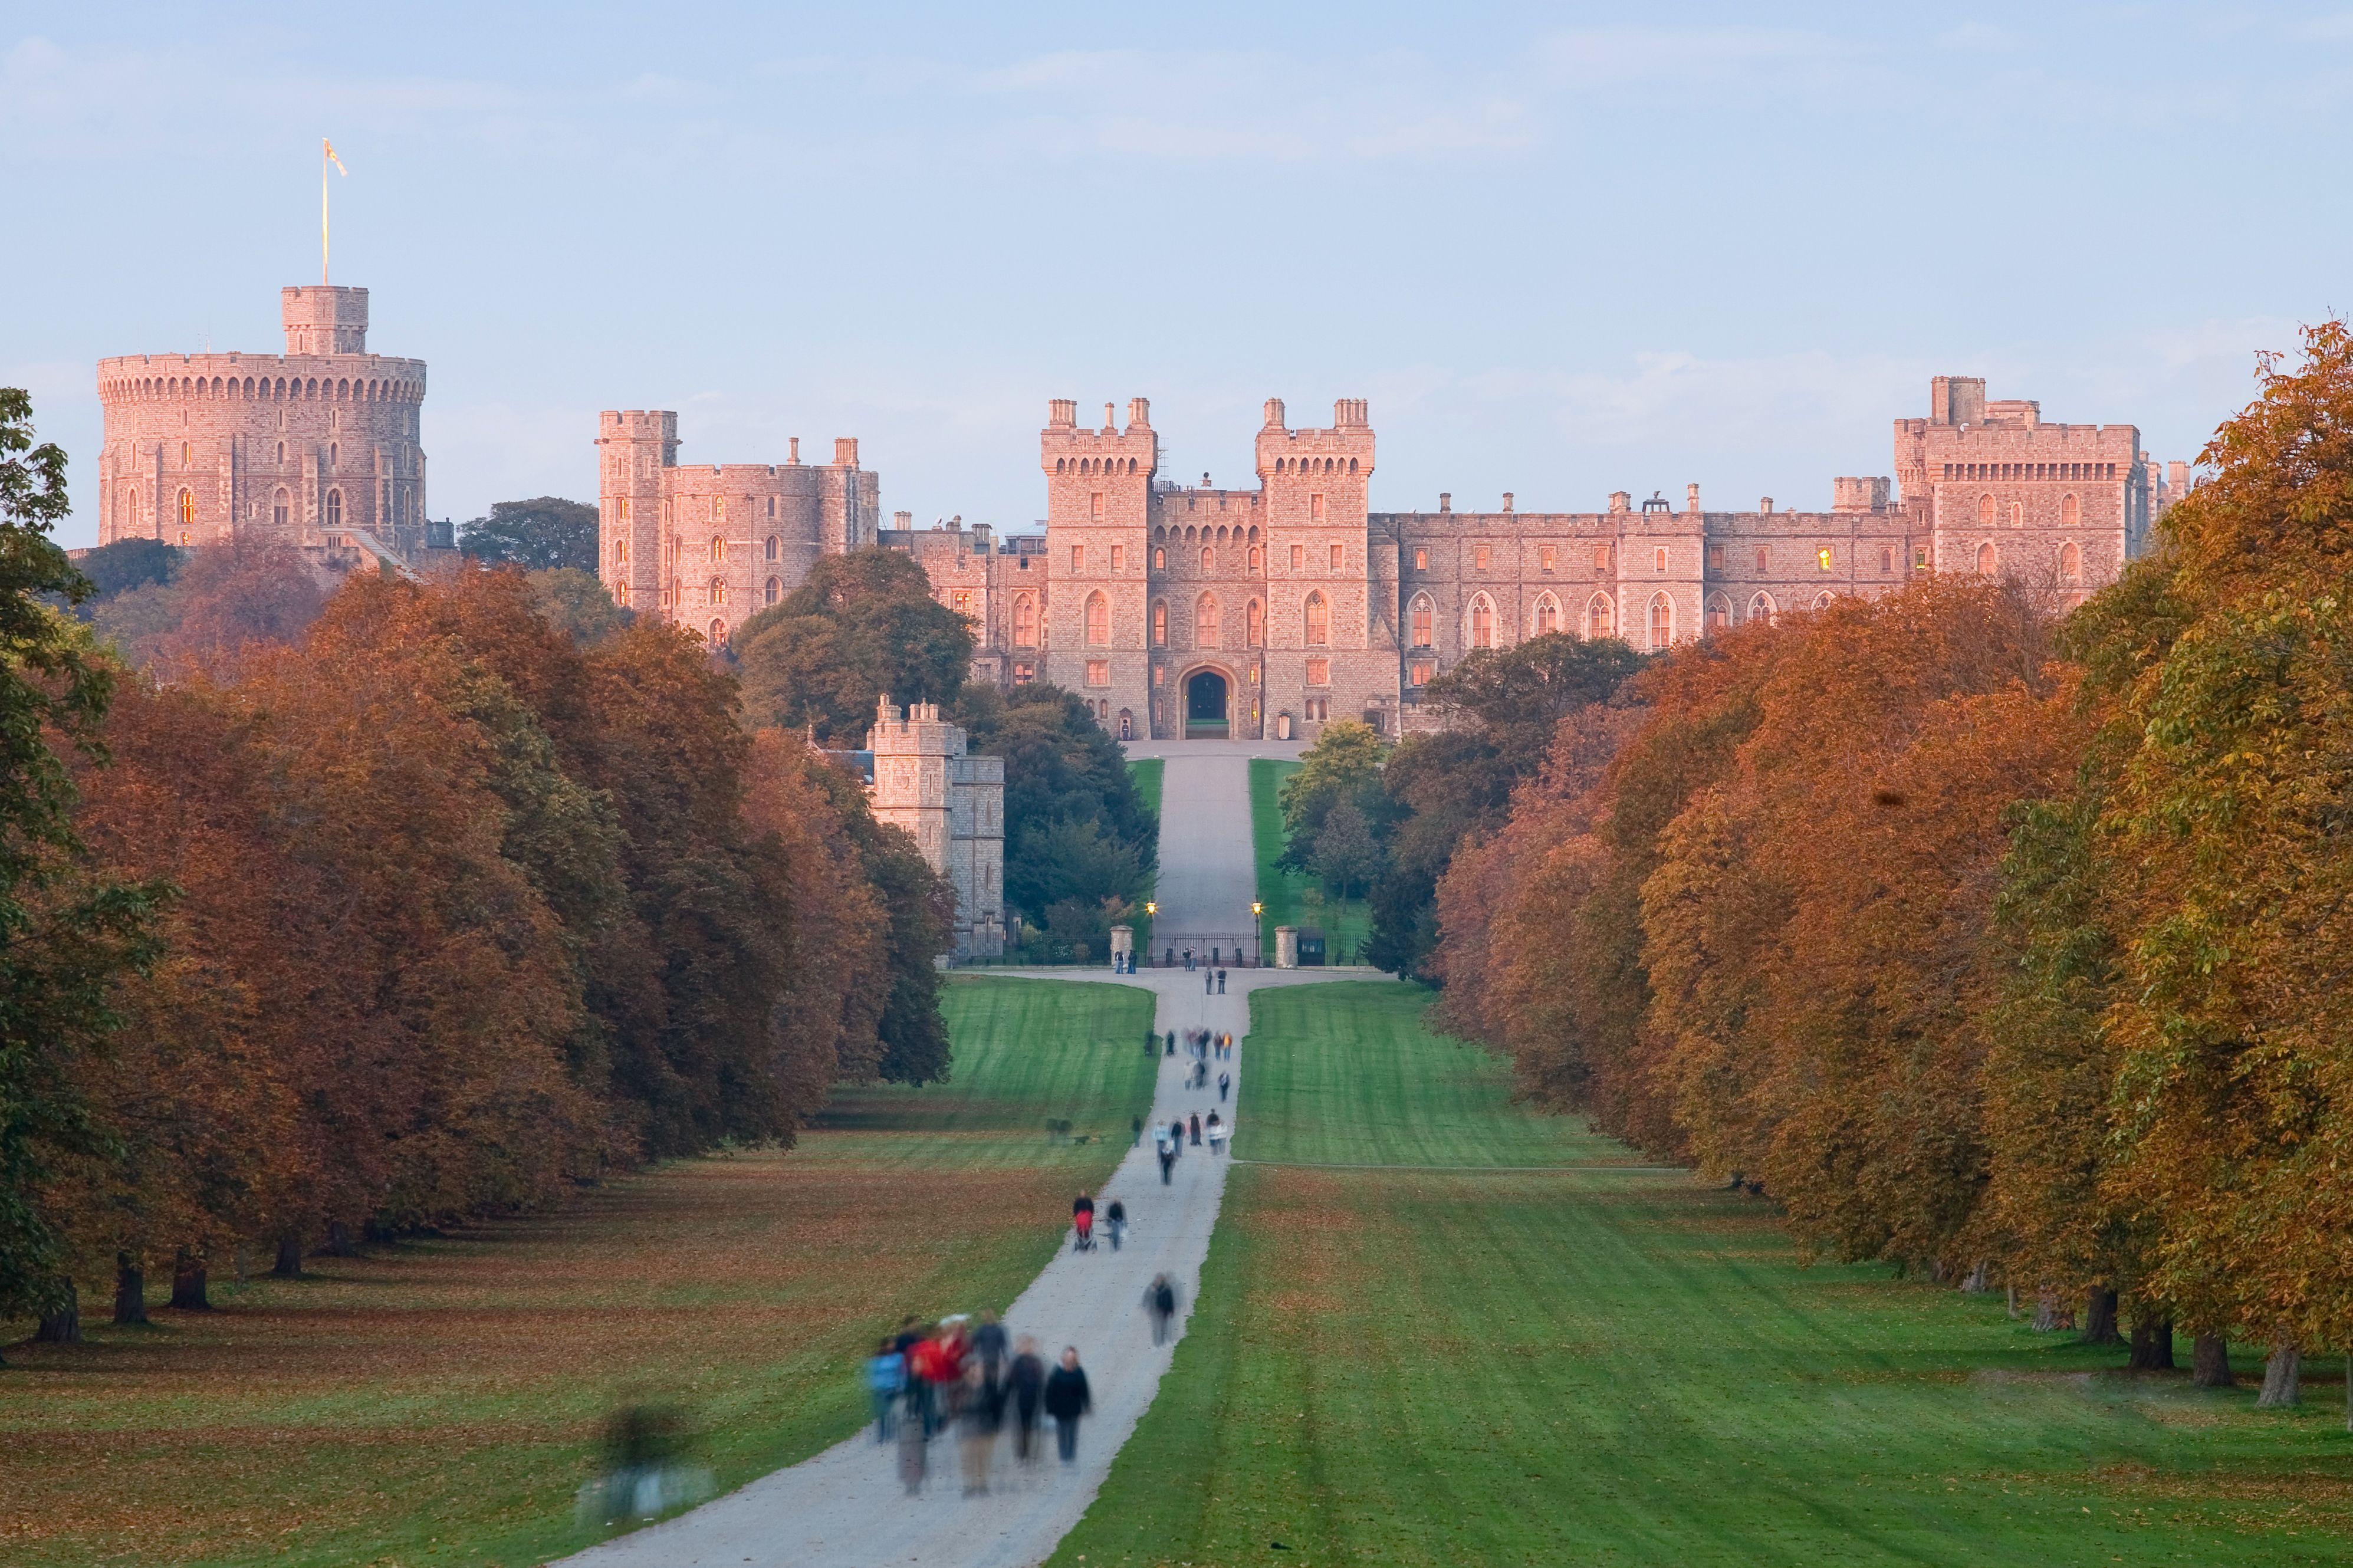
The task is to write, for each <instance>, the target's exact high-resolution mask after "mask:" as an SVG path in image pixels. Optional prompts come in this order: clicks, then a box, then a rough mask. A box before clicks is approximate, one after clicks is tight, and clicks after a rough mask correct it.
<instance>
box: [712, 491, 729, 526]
mask: <svg viewBox="0 0 2353 1568" xmlns="http://www.w3.org/2000/svg"><path fill="white" fill-rule="evenodd" d="M725 521H727V498H726V497H725V496H712V498H711V526H712V527H713V528H717V527H718V526H719V525H720V524H722V523H723V522H725Z"/></svg>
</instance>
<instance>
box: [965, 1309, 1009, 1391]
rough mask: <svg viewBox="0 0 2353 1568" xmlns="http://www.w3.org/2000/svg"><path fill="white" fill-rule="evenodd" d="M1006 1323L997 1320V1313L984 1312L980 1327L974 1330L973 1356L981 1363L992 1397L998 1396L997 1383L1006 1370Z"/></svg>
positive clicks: (981, 1316)
mask: <svg viewBox="0 0 2353 1568" xmlns="http://www.w3.org/2000/svg"><path fill="white" fill-rule="evenodd" d="M1005 1353H1006V1345H1005V1325H1004V1324H1002V1323H1000V1322H998V1321H997V1314H996V1313H994V1312H989V1311H984V1312H982V1313H981V1315H980V1327H978V1328H976V1329H975V1330H974V1331H972V1357H973V1359H974V1360H975V1361H976V1362H978V1363H980V1370H981V1373H982V1374H983V1375H984V1376H985V1377H986V1379H987V1383H988V1392H989V1397H990V1398H992V1399H993V1398H995V1397H996V1396H997V1382H998V1380H999V1379H1000V1378H1001V1377H1002V1375H1003V1373H1004V1371H1005Z"/></svg>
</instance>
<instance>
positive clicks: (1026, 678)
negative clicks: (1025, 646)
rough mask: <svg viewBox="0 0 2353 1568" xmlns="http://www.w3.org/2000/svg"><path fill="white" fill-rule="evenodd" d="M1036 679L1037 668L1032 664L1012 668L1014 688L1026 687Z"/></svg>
mask: <svg viewBox="0 0 2353 1568" xmlns="http://www.w3.org/2000/svg"><path fill="white" fill-rule="evenodd" d="M1037 677H1038V667H1037V666H1036V665H1034V664H1017V665H1015V666H1014V667H1013V684H1014V685H1016V686H1027V685H1029V683H1030V682H1031V681H1032V680H1034V679H1037Z"/></svg>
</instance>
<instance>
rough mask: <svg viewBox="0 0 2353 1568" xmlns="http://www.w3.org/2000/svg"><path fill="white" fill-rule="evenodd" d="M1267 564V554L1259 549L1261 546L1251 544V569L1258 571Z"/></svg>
mask: <svg viewBox="0 0 2353 1568" xmlns="http://www.w3.org/2000/svg"><path fill="white" fill-rule="evenodd" d="M1265 564H1266V555H1265V552H1262V551H1261V550H1260V549H1259V547H1258V546H1257V545H1255V544H1253V545H1251V546H1250V570H1251V571H1253V572H1256V571H1259V570H1261V569H1262V568H1263V567H1264V566H1265Z"/></svg>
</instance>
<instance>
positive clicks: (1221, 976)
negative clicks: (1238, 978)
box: [1218, 969, 1226, 996]
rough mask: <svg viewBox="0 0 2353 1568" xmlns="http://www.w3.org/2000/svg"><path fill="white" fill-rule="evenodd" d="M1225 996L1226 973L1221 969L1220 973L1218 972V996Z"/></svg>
mask: <svg viewBox="0 0 2353 1568" xmlns="http://www.w3.org/2000/svg"><path fill="white" fill-rule="evenodd" d="M1218 994H1219V995H1220V996H1223V995H1224V994H1226V972H1225V971H1224V970H1222V969H1220V970H1219V971H1218Z"/></svg>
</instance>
